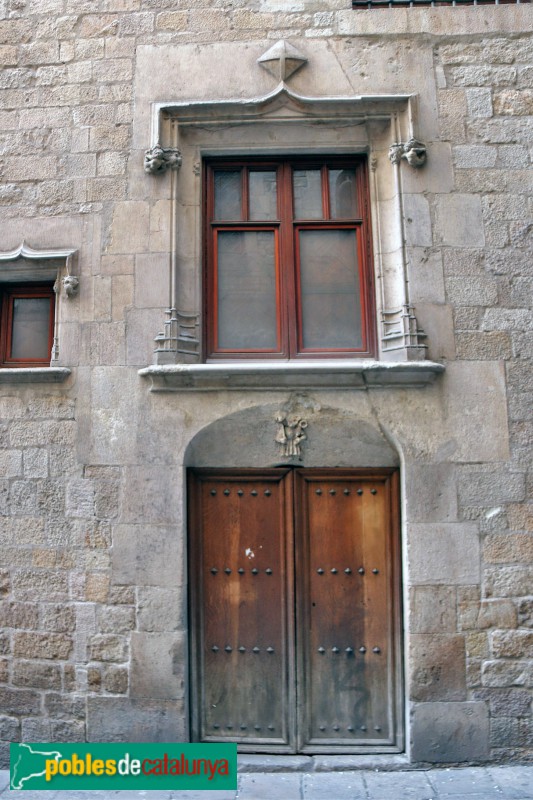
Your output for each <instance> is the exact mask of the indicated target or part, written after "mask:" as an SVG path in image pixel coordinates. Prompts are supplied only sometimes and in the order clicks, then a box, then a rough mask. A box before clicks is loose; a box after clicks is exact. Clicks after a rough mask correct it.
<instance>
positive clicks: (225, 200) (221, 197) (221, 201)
mask: <svg viewBox="0 0 533 800" xmlns="http://www.w3.org/2000/svg"><path fill="white" fill-rule="evenodd" d="M215 219H232V220H240V219H242V180H241V170H215Z"/></svg>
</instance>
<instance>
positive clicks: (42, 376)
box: [0, 367, 71, 384]
mask: <svg viewBox="0 0 533 800" xmlns="http://www.w3.org/2000/svg"><path fill="white" fill-rule="evenodd" d="M70 374H71V370H70V369H68V367H22V368H20V369H0V384H4V383H62V382H63V381H65V380H66V379H67V378H68V377H69V375H70Z"/></svg>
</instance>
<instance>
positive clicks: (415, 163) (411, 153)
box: [389, 139, 427, 167]
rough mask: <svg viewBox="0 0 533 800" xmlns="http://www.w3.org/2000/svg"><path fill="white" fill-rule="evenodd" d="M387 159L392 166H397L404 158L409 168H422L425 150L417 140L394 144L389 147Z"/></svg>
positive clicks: (425, 156)
mask: <svg viewBox="0 0 533 800" xmlns="http://www.w3.org/2000/svg"><path fill="white" fill-rule="evenodd" d="M389 158H390V160H391V162H392V163H393V164H399V163H400V161H401V160H402V158H405V160H406V161H407V163H408V164H409V165H410V166H411V167H423V166H424V164H425V163H426V161H427V148H426V145H425V144H424V143H423V142H419V141H418V139H409V141H408V142H396V143H395V144H392V145H391V146H390V147H389Z"/></svg>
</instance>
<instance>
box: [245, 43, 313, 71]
mask: <svg viewBox="0 0 533 800" xmlns="http://www.w3.org/2000/svg"><path fill="white" fill-rule="evenodd" d="M257 63H258V64H259V66H260V67H263V69H266V70H267V71H268V72H270V74H271V75H273V76H274V77H275V78H277V79H278V80H279V81H286V80H287V78H290V76H291V75H293V74H294V73H295V72H296V71H297V70H299V69H300V67H303V65H304V64H307V58H306V57H305V56H304V55H302V53H300V51H299V50H297V49H296V48H295V47H293V45H292V44H289V43H288V42H286V41H285V40H284V39H280V41H279V42H276V44H274V45H272V47H271V48H269V50H267V51H266V53H263V55H262V56H261V57H260V58H258V59H257Z"/></svg>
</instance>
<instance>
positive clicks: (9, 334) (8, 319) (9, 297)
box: [0, 283, 55, 368]
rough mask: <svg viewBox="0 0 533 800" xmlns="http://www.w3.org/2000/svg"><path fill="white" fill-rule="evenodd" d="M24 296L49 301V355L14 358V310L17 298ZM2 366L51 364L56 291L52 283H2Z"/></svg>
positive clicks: (0, 310) (0, 362) (0, 330)
mask: <svg viewBox="0 0 533 800" xmlns="http://www.w3.org/2000/svg"><path fill="white" fill-rule="evenodd" d="M24 298H45V299H47V300H48V301H49V309H50V310H49V316H48V326H47V327H48V338H47V345H46V349H47V354H48V355H47V356H46V357H42V358H39V357H33V358H32V357H30V358H24V359H22V358H13V357H12V356H11V352H12V341H13V324H14V323H13V311H14V304H15V300H18V299H24ZM0 299H1V309H0V366H2V367H13V368H17V367H43V366H50V360H51V353H52V345H53V341H54V319H55V293H54V289H53V285H52V284H44V283H39V284H36V283H32V284H4V285H0Z"/></svg>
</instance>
